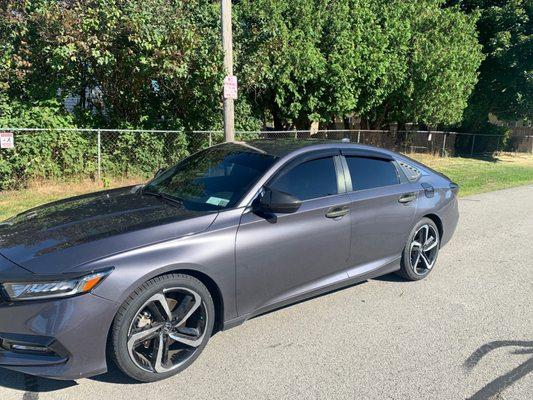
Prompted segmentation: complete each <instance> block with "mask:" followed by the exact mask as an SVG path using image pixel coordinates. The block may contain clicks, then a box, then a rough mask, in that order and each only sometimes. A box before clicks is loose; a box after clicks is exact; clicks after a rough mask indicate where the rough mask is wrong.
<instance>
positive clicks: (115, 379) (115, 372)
mask: <svg viewBox="0 0 533 400" xmlns="http://www.w3.org/2000/svg"><path fill="white" fill-rule="evenodd" d="M87 379H91V380H93V381H97V382H104V383H116V384H120V385H132V384H137V385H142V383H141V382H137V381H135V380H133V379H131V378H130V377H128V376H127V375H126V374H124V373H122V371H121V370H120V369H119V368H118V367H117V366H116V365H115V364H114V363H112V362H109V363H108V365H107V372H106V373H105V374H101V375H96V376H91V377H89V378H87Z"/></svg>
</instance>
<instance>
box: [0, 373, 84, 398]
mask: <svg viewBox="0 0 533 400" xmlns="http://www.w3.org/2000/svg"><path fill="white" fill-rule="evenodd" d="M75 385H77V383H76V381H59V380H56V379H47V378H39V377H36V376H32V375H28V374H23V373H22V372H16V371H11V370H8V369H4V368H1V369H0V387H5V388H8V389H14V390H20V391H24V395H23V397H22V398H23V399H25V400H26V399H27V400H30V399H31V400H36V399H38V398H39V396H38V394H39V393H44V392H53V391H56V390H60V389H65V388H68V387H71V386H75Z"/></svg>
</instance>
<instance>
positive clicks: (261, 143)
mask: <svg viewBox="0 0 533 400" xmlns="http://www.w3.org/2000/svg"><path fill="white" fill-rule="evenodd" d="M237 144H241V145H243V146H246V147H248V148H249V149H250V150H255V151H258V152H261V153H263V154H268V155H271V156H273V157H276V158H282V157H285V156H287V155H290V154H293V153H298V154H303V153H307V152H309V151H314V150H327V149H340V150H343V149H345V150H360V151H362V152H369V153H374V154H381V155H384V156H387V158H392V157H393V155H396V153H394V152H392V151H389V150H386V149H382V148H379V147H374V146H367V145H362V144H356V143H350V142H341V141H340V140H323V139H259V140H250V141H246V142H237Z"/></svg>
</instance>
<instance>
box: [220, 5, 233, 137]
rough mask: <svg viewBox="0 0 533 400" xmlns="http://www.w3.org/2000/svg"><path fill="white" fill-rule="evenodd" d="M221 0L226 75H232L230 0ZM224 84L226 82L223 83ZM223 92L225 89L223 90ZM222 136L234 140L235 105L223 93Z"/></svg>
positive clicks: (231, 99)
mask: <svg viewBox="0 0 533 400" xmlns="http://www.w3.org/2000/svg"><path fill="white" fill-rule="evenodd" d="M221 1H222V7H221V11H222V47H223V49H224V70H225V73H226V76H229V77H232V76H233V30H232V26H231V0H221ZM225 84H226V83H225ZM224 92H225V91H224ZM224 137H225V140H226V142H233V141H234V140H235V107H234V104H233V97H231V96H229V98H228V96H226V93H224Z"/></svg>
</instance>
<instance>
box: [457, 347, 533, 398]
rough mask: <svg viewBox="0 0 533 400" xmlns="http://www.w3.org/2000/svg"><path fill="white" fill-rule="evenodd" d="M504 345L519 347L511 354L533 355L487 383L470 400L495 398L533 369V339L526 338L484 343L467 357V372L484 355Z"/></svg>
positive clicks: (465, 364)
mask: <svg viewBox="0 0 533 400" xmlns="http://www.w3.org/2000/svg"><path fill="white" fill-rule="evenodd" d="M502 347H518V349H516V350H514V351H513V352H511V354H532V356H531V357H530V358H529V359H527V360H526V361H525V362H523V363H522V364H520V365H519V366H518V367H516V368H514V369H513V370H511V371H509V372H508V373H506V374H504V375H501V376H499V377H497V378H496V379H494V380H493V381H491V382H489V383H487V384H486V385H485V386H483V387H482V388H481V389H480V390H478V391H477V392H476V393H474V394H473V395H472V396H470V397H469V398H468V400H482V399H492V398H495V397H496V396H498V395H499V394H500V393H501V392H502V391H503V390H504V389H506V388H508V387H509V386H511V385H513V384H514V383H515V382H516V381H518V380H519V379H521V378H523V377H524V376H526V375H527V374H529V373H530V372H532V371H533V341H524V340H498V341H494V342H490V343H487V344H484V345H483V346H481V347H480V348H478V349H477V350H476V351H474V352H473V353H472V355H471V356H470V357H468V358H467V359H466V361H465V362H464V364H463V366H464V368H465V369H466V371H467V372H471V371H472V370H473V369H474V368H475V367H476V365H477V364H478V363H479V361H481V359H482V358H483V357H484V356H486V355H487V354H489V353H490V352H491V351H493V350H496V349H499V348H502Z"/></svg>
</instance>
